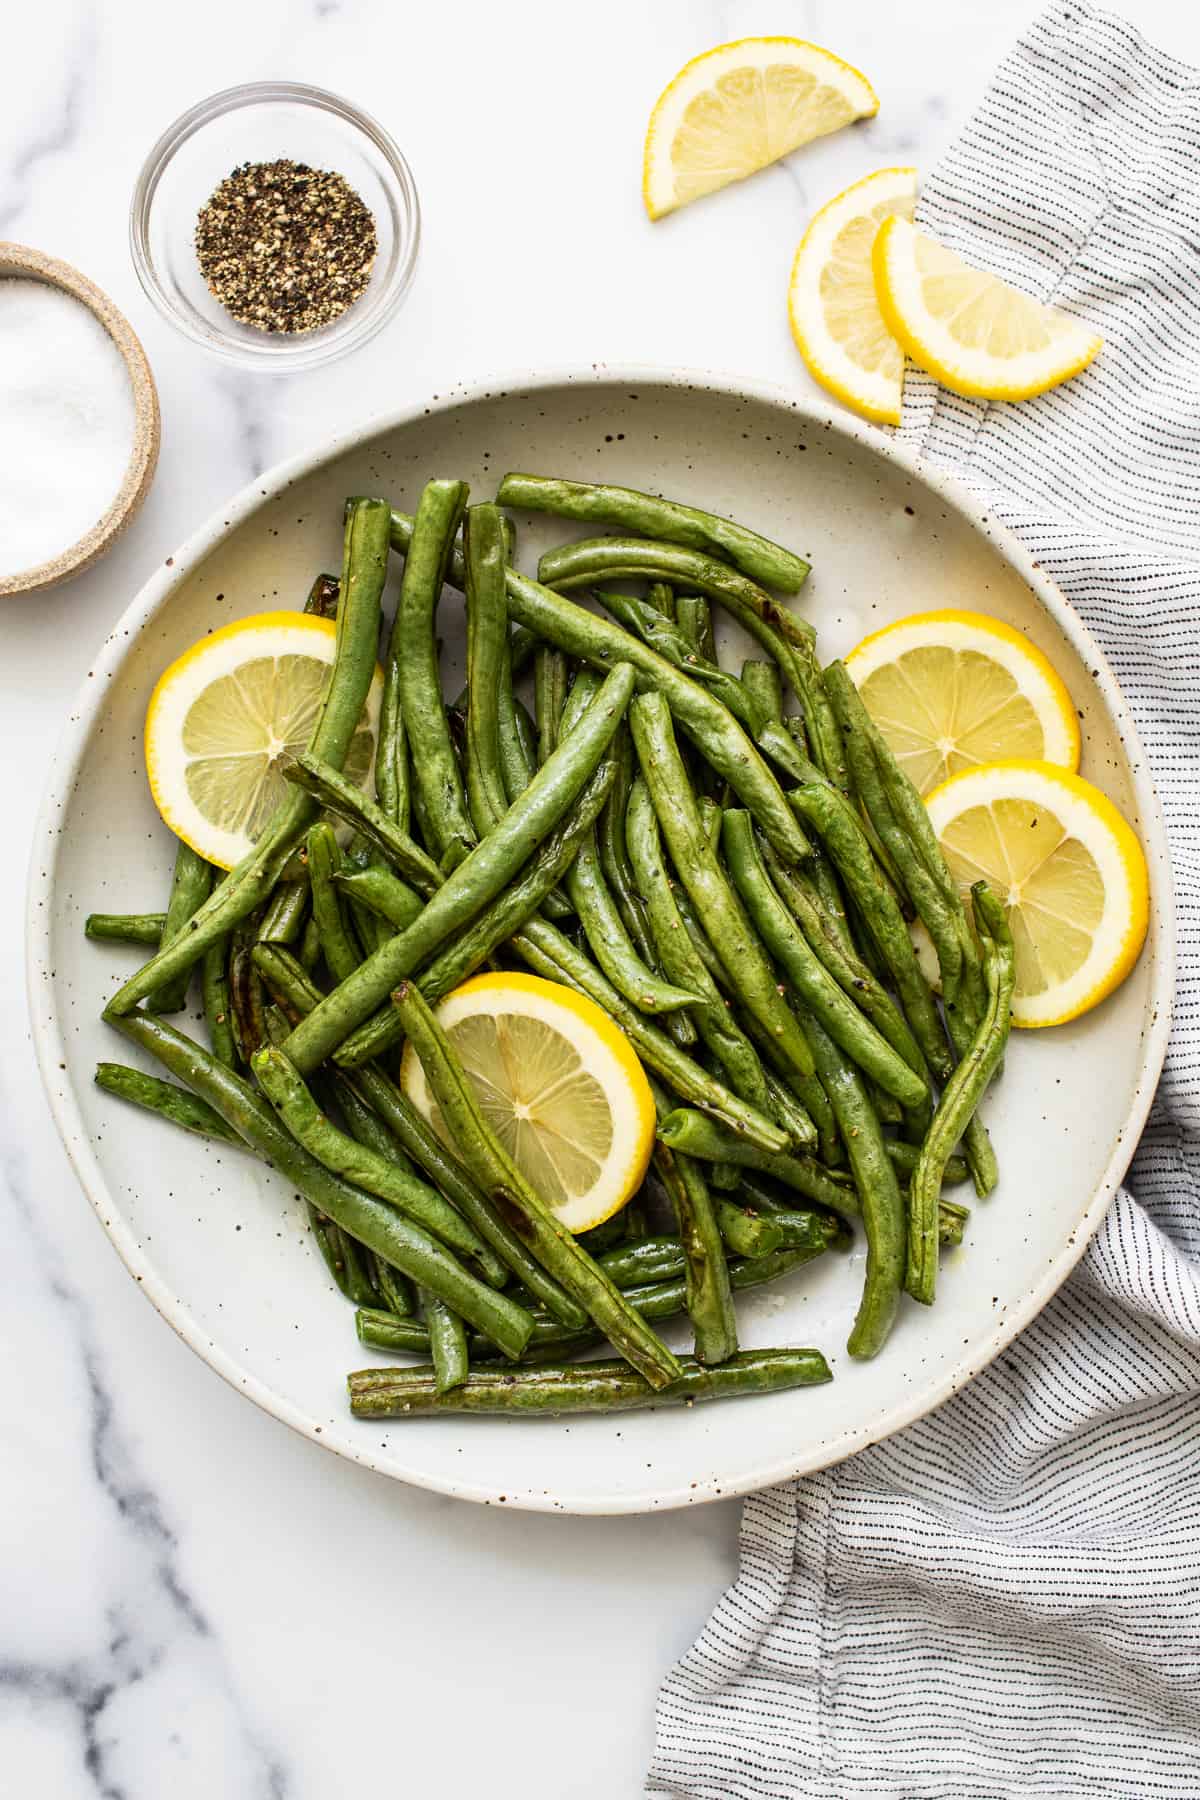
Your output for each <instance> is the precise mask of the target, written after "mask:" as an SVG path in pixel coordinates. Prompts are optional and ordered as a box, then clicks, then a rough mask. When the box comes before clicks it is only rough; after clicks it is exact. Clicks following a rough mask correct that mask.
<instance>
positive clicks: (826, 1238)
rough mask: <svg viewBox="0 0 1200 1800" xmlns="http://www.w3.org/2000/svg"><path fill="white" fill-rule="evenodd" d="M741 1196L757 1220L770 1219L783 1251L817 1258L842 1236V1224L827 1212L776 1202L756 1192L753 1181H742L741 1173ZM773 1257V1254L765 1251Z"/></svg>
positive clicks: (843, 1233) (843, 1229) (843, 1230)
mask: <svg viewBox="0 0 1200 1800" xmlns="http://www.w3.org/2000/svg"><path fill="white" fill-rule="evenodd" d="M742 1194H743V1199H744V1202H745V1204H746V1205H748V1206H751V1207H753V1208H754V1211H755V1213H756V1214H757V1215H758V1217H759V1218H760V1219H761V1218H767V1217H769V1218H770V1220H771V1223H772V1224H773V1225H774V1227H775V1229H776V1231H777V1232H778V1233H779V1246H780V1248H782V1249H786V1250H811V1251H813V1253H814V1254H816V1255H819V1254H820V1253H821V1252H822V1251H823V1250H828V1249H830V1248H831V1247H832V1246H833V1245H835V1244H837V1243H838V1242H839V1241H840V1240H841V1239H842V1238H843V1236H844V1235H845V1225H844V1224H843V1223H842V1222H841V1221H839V1220H838V1219H835V1218H833V1217H832V1216H831V1215H830V1214H828V1213H818V1212H810V1211H809V1210H808V1209H807V1208H806V1207H794V1206H791V1205H790V1204H789V1203H788V1202H787V1201H776V1200H775V1199H774V1198H773V1197H770V1196H766V1195H764V1194H762V1193H761V1191H759V1190H756V1187H755V1184H754V1182H753V1179H752V1178H751V1179H750V1180H747V1179H745V1173H744V1171H743V1181H742ZM767 1254H768V1255H774V1251H768V1252H767Z"/></svg>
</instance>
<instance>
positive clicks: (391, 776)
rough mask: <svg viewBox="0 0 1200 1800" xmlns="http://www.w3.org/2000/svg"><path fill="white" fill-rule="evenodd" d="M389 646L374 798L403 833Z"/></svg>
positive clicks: (402, 770)
mask: <svg viewBox="0 0 1200 1800" xmlns="http://www.w3.org/2000/svg"><path fill="white" fill-rule="evenodd" d="M394 630H395V625H394V622H393V632H394ZM390 648H391V647H390V644H389V648H388V652H387V653H385V656H384V665H385V667H384V677H383V699H382V701H381V703H380V708H379V724H378V726H377V728H376V736H375V797H376V799H377V800H378V802H379V805H380V807H381V808H382V810H383V811H384V812H385V813H386V814H387V816H388V818H389V819H390V820H391V821H392V823H393V824H394V825H398V826H399V827H400V830H401V831H403V832H406V833H407V832H409V831H410V830H411V825H412V780H411V776H410V773H409V767H408V732H407V730H406V729H405V725H404V709H403V705H402V703H401V699H400V669H399V665H398V664H397V663H395V662H393V660H392V657H391V654H390Z"/></svg>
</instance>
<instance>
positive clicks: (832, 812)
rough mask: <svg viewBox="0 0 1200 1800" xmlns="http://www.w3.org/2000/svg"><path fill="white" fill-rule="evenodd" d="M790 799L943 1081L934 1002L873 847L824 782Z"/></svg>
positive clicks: (942, 1045) (944, 1061)
mask: <svg viewBox="0 0 1200 1800" xmlns="http://www.w3.org/2000/svg"><path fill="white" fill-rule="evenodd" d="M788 798H789V799H790V801H791V803H792V805H793V806H795V807H796V808H797V810H798V811H799V812H800V813H801V815H802V816H803V817H804V818H805V819H806V820H807V821H808V823H809V824H811V825H812V826H813V827H814V829H815V830H816V831H818V832H819V833H820V835H821V837H822V839H823V841H824V843H825V846H826V848H827V849H828V851H829V853H830V855H831V856H832V857H833V860H834V862H835V863H836V865H837V869H838V873H839V875H840V876H841V877H842V880H843V881H844V882H845V884H846V888H847V890H848V892H849V894H850V896H851V898H852V899H853V901H854V903H855V905H856V906H857V907H858V908H859V910H860V911H861V912H862V914H863V916H864V918H865V919H866V920H867V922H868V924H869V925H870V928H871V930H872V932H873V934H874V935H875V938H876V941H877V943H878V945H879V949H880V952H881V954H882V955H883V956H884V958H885V960H886V962H887V967H888V971H889V973H890V975H891V977H892V980H893V981H894V982H895V984H896V991H897V993H898V994H899V996H900V1002H901V1005H902V1006H903V1008H904V1015H905V1018H906V1019H907V1021H908V1024H909V1026H910V1028H911V1030H912V1034H913V1036H914V1037H915V1038H916V1040H917V1043H918V1044H919V1045H920V1047H921V1053H922V1055H923V1056H924V1057H925V1060H926V1062H927V1063H928V1064H929V1067H930V1068H931V1069H932V1070H933V1071H934V1073H935V1074H937V1075H938V1076H940V1077H942V1078H945V1077H946V1076H947V1075H948V1074H949V1072H950V1068H951V1066H952V1063H951V1057H950V1053H949V1047H948V1045H947V1043H946V1039H945V1037H944V1035H943V1032H942V1027H941V1023H940V1021H939V1019H938V1015H937V1009H936V1007H935V1006H934V1004H933V997H932V995H931V994H930V992H929V988H928V985H927V983H926V981H925V977H924V975H922V973H921V969H920V965H919V964H918V962H917V958H916V952H915V951H914V950H913V947H912V939H911V938H910V937H909V935H908V927H907V925H906V924H905V923H904V918H903V915H902V914H901V912H900V908H899V907H898V906H897V905H896V902H895V900H894V898H893V897H892V895H891V894H890V892H889V891H888V889H887V888H885V887H884V885H883V881H882V878H881V877H880V874H879V871H878V869H877V867H876V865H875V859H874V857H873V856H872V854H871V846H870V845H869V844H868V842H867V840H866V838H865V837H864V836H863V833H862V831H861V829H860V827H859V826H858V824H857V822H856V821H855V819H854V816H853V814H852V812H851V810H850V808H849V807H848V806H847V805H846V802H845V800H844V798H843V797H842V796H841V795H839V794H838V793H837V792H836V790H835V789H833V788H832V787H829V786H826V785H825V784H823V783H820V782H811V781H810V782H805V783H804V785H803V786H802V787H798V788H793V789H792V791H791V793H790V794H789V796H788Z"/></svg>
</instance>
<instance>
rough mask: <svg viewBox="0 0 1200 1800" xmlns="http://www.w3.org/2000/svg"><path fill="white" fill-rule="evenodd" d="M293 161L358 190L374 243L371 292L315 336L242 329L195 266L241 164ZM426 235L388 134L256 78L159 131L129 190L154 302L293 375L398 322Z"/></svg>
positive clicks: (140, 269)
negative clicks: (200, 222)
mask: <svg viewBox="0 0 1200 1800" xmlns="http://www.w3.org/2000/svg"><path fill="white" fill-rule="evenodd" d="M280 157H290V158H291V160H292V161H293V162H302V163H307V164H308V165H309V166H310V167H311V168H314V169H334V170H336V171H337V172H338V173H339V174H341V175H343V176H345V178H346V180H347V181H348V182H349V184H350V186H351V187H352V188H354V189H355V191H356V192H357V193H358V194H360V195H361V196H362V199H363V200H364V202H365V203H366V205H367V206H368V207H369V208H370V210H371V213H372V214H373V216H374V219H375V230H376V233H377V236H378V240H379V248H378V252H377V255H376V258H375V266H374V268H373V269H372V271H371V279H370V281H369V283H368V284H367V288H366V291H365V292H364V293H363V294H362V295H361V296H360V298H359V299H357V300H356V301H355V302H354V303H353V304H352V305H351V306H348V307H347V308H346V310H345V312H344V313H342V314H341V315H340V317H339V318H337V319H335V320H334V321H333V322H332V323H331V324H329V325H324V326H321V327H319V328H318V329H317V330H315V331H305V332H294V333H289V332H266V331H256V330H255V329H254V328H253V327H252V326H249V325H242V324H239V322H238V321H237V320H236V319H235V318H234V317H233V316H232V315H231V314H230V313H228V312H226V310H225V308H224V307H223V306H222V305H221V303H220V302H219V301H218V300H217V299H216V298H215V296H214V295H212V294H211V293H210V292H209V290H208V287H207V285H206V283H205V280H204V277H203V276H202V275H201V273H200V264H199V261H198V259H197V256H196V246H195V241H194V234H195V229H196V218H197V215H198V214H199V212H200V209H201V207H202V206H203V205H204V204H205V202H206V201H207V200H208V199H209V197H210V195H211V194H212V193H213V190H214V189H215V188H216V187H217V186H218V184H219V183H220V182H221V181H223V180H224V178H225V177H226V175H228V174H230V173H231V171H232V170H234V169H235V168H237V167H238V165H239V164H240V163H245V162H273V161H275V160H276V159H277V158H280ZM420 236H421V209H420V206H419V203H418V201H417V190H416V185H415V184H414V182H413V178H412V172H411V170H410V169H409V166H408V164H407V163H406V162H405V160H404V157H403V156H402V155H401V153H400V150H399V149H398V147H397V146H396V144H394V143H393V141H392V139H391V138H390V137H389V136H388V133H387V132H386V131H384V129H383V127H382V126H381V125H378V124H376V122H375V120H374V119H372V118H370V117H368V115H367V114H366V113H363V112H359V111H358V109H357V108H356V107H353V106H351V105H350V104H349V102H348V101H346V100H342V99H340V98H339V97H338V95H337V94H329V93H326V92H325V90H324V89H323V88H316V87H307V86H305V85H303V84H302V83H300V82H295V81H255V82H248V83H246V84H245V85H244V86H242V87H235V88H226V89H225V90H224V92H223V93H220V94H214V95H213V96H212V97H211V98H210V99H208V100H202V101H201V102H200V104H199V105H198V106H193V107H192V108H191V109H190V111H188V112H185V113H184V114H183V115H182V117H181V118H178V119H176V121H175V123H174V124H173V125H172V126H170V128H169V129H168V130H167V131H165V132H164V133H163V135H162V136H161V137H160V138H159V140H158V142H157V144H155V146H154V148H153V150H151V152H150V154H149V156H148V157H147V158H146V161H145V163H144V165H143V167H142V172H141V174H140V175H139V177H138V182H137V186H136V188H135V189H134V194H133V205H132V207H131V208H130V214H129V244H130V249H131V251H132V254H133V262H134V267H135V268H136V270H137V274H138V279H139V281H140V282H141V284H142V286H143V288H145V290H146V293H147V294H148V295H149V297H150V299H151V300H152V301H153V302H154V304H155V306H157V308H158V310H159V311H160V312H161V313H162V314H163V316H164V318H167V319H169V320H170V321H171V323H172V324H173V325H176V326H178V328H179V330H180V331H182V332H183V333H184V335H185V337H189V338H191V339H192V340H193V342H195V343H197V344H202V345H203V346H204V348H205V349H206V350H211V351H212V352H213V354H214V355H215V356H219V357H222V358H223V359H224V360H225V361H226V362H231V363H237V364H239V365H240V366H241V367H242V368H244V369H263V370H268V371H273V372H275V373H278V374H291V373H292V372H293V371H294V370H297V369H311V368H315V367H316V365H317V364H318V363H324V362H330V361H332V360H333V358H334V357H335V356H342V355H344V354H345V353H346V352H347V351H349V350H355V349H357V348H358V346H359V345H360V344H364V343H366V341H367V339H368V338H370V337H373V336H374V334H375V333H376V332H377V331H378V330H379V328H380V326H381V325H383V324H385V323H386V321H387V320H388V319H390V318H391V316H392V314H393V313H394V312H395V310H396V308H397V307H398V306H399V304H400V302H401V300H402V299H403V298H404V295H405V293H406V292H407V290H408V286H409V283H410V282H411V280H412V275H413V269H414V267H415V264H416V260H417V246H418V244H419V242H420Z"/></svg>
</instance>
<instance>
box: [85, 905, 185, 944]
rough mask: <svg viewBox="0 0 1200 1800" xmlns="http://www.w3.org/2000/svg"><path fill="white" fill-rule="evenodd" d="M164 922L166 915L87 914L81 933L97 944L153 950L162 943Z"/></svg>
mask: <svg viewBox="0 0 1200 1800" xmlns="http://www.w3.org/2000/svg"><path fill="white" fill-rule="evenodd" d="M166 922H167V915H166V913H89V914H88V916H87V919H86V920H85V922H84V927H83V933H84V936H85V937H89V938H94V939H96V940H97V941H98V942H103V943H108V944H148V945H150V946H151V948H153V947H154V946H156V945H158V944H160V943H161V942H162V934H163V926H164V925H165V924H166Z"/></svg>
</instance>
